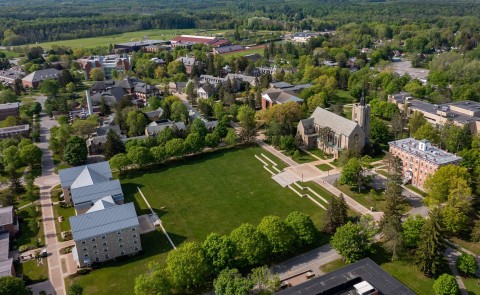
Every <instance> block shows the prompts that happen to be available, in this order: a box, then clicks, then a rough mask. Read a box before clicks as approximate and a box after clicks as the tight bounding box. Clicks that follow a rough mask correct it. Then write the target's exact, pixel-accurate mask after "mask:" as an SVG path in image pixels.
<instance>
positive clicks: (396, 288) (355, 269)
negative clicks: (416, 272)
mask: <svg viewBox="0 0 480 295" xmlns="http://www.w3.org/2000/svg"><path fill="white" fill-rule="evenodd" d="M362 281H366V282H368V283H369V284H370V285H372V286H373V287H374V288H376V289H377V290H378V291H379V292H380V293H381V294H384V295H415V293H414V292H412V291H411V290H410V289H408V288H407V287H406V286H405V285H403V284H402V283H401V282H400V281H398V280H397V279H395V278H394V277H392V276H391V275H390V274H388V273H387V272H386V271H384V270H383V269H382V268H381V267H380V266H378V265H377V264H376V263H375V262H373V261H372V260H371V259H370V258H365V259H362V260H360V261H358V262H355V263H352V264H350V265H347V266H345V267H343V268H341V269H338V270H336V271H333V272H331V273H328V274H326V275H323V276H320V277H317V278H314V279H310V280H308V281H306V282H305V283H302V284H299V285H296V286H294V287H290V288H288V289H286V290H283V291H281V292H278V293H277V294H279V295H312V294H315V295H320V294H325V295H326V294H343V292H345V291H350V290H352V288H353V286H354V285H356V284H358V283H360V282H362Z"/></svg>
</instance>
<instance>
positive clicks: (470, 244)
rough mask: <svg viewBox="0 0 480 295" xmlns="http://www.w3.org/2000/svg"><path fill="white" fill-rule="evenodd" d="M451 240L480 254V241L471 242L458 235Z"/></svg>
mask: <svg viewBox="0 0 480 295" xmlns="http://www.w3.org/2000/svg"><path fill="white" fill-rule="evenodd" d="M450 240H451V241H452V242H454V243H455V244H457V245H459V246H461V247H463V248H465V249H467V250H469V251H471V252H473V253H475V254H476V255H480V243H474V242H469V241H465V240H462V239H459V238H456V237H452V238H450ZM479 294H480V293H479Z"/></svg>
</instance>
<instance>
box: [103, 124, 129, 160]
mask: <svg viewBox="0 0 480 295" xmlns="http://www.w3.org/2000/svg"><path fill="white" fill-rule="evenodd" d="M103 150H104V152H103V154H104V155H105V159H106V160H109V159H110V158H112V157H113V156H115V155H116V154H120V153H124V152H125V145H124V143H123V141H122V140H121V139H120V136H118V134H117V132H115V131H114V130H113V129H110V130H108V132H107V141H106V142H105V147H104V149H103Z"/></svg>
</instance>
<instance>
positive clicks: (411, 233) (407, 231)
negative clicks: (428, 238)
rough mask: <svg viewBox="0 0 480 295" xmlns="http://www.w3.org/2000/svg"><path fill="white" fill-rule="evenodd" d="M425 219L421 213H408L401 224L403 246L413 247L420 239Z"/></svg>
mask: <svg viewBox="0 0 480 295" xmlns="http://www.w3.org/2000/svg"><path fill="white" fill-rule="evenodd" d="M424 224H425V219H424V218H423V217H422V216H421V215H410V216H408V217H407V219H406V220H405V221H404V222H403V224H402V232H403V243H404V245H405V247H408V248H411V249H415V248H416V247H417V245H418V242H419V241H420V234H421V232H422V228H423V225H424Z"/></svg>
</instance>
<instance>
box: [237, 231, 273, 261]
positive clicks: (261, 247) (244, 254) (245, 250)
mask: <svg viewBox="0 0 480 295" xmlns="http://www.w3.org/2000/svg"><path fill="white" fill-rule="evenodd" d="M230 240H231V241H232V242H233V243H234V244H235V261H236V264H237V265H238V266H239V267H246V266H248V265H255V264H258V263H261V262H262V261H263V260H264V259H265V257H267V255H268V249H269V244H268V240H267V238H266V237H265V236H264V235H263V234H262V233H260V232H259V231H258V230H257V229H256V228H255V227H254V226H253V225H251V224H248V223H244V224H242V225H240V226H239V227H238V228H236V229H234V230H233V231H232V232H231V233H230Z"/></svg>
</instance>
